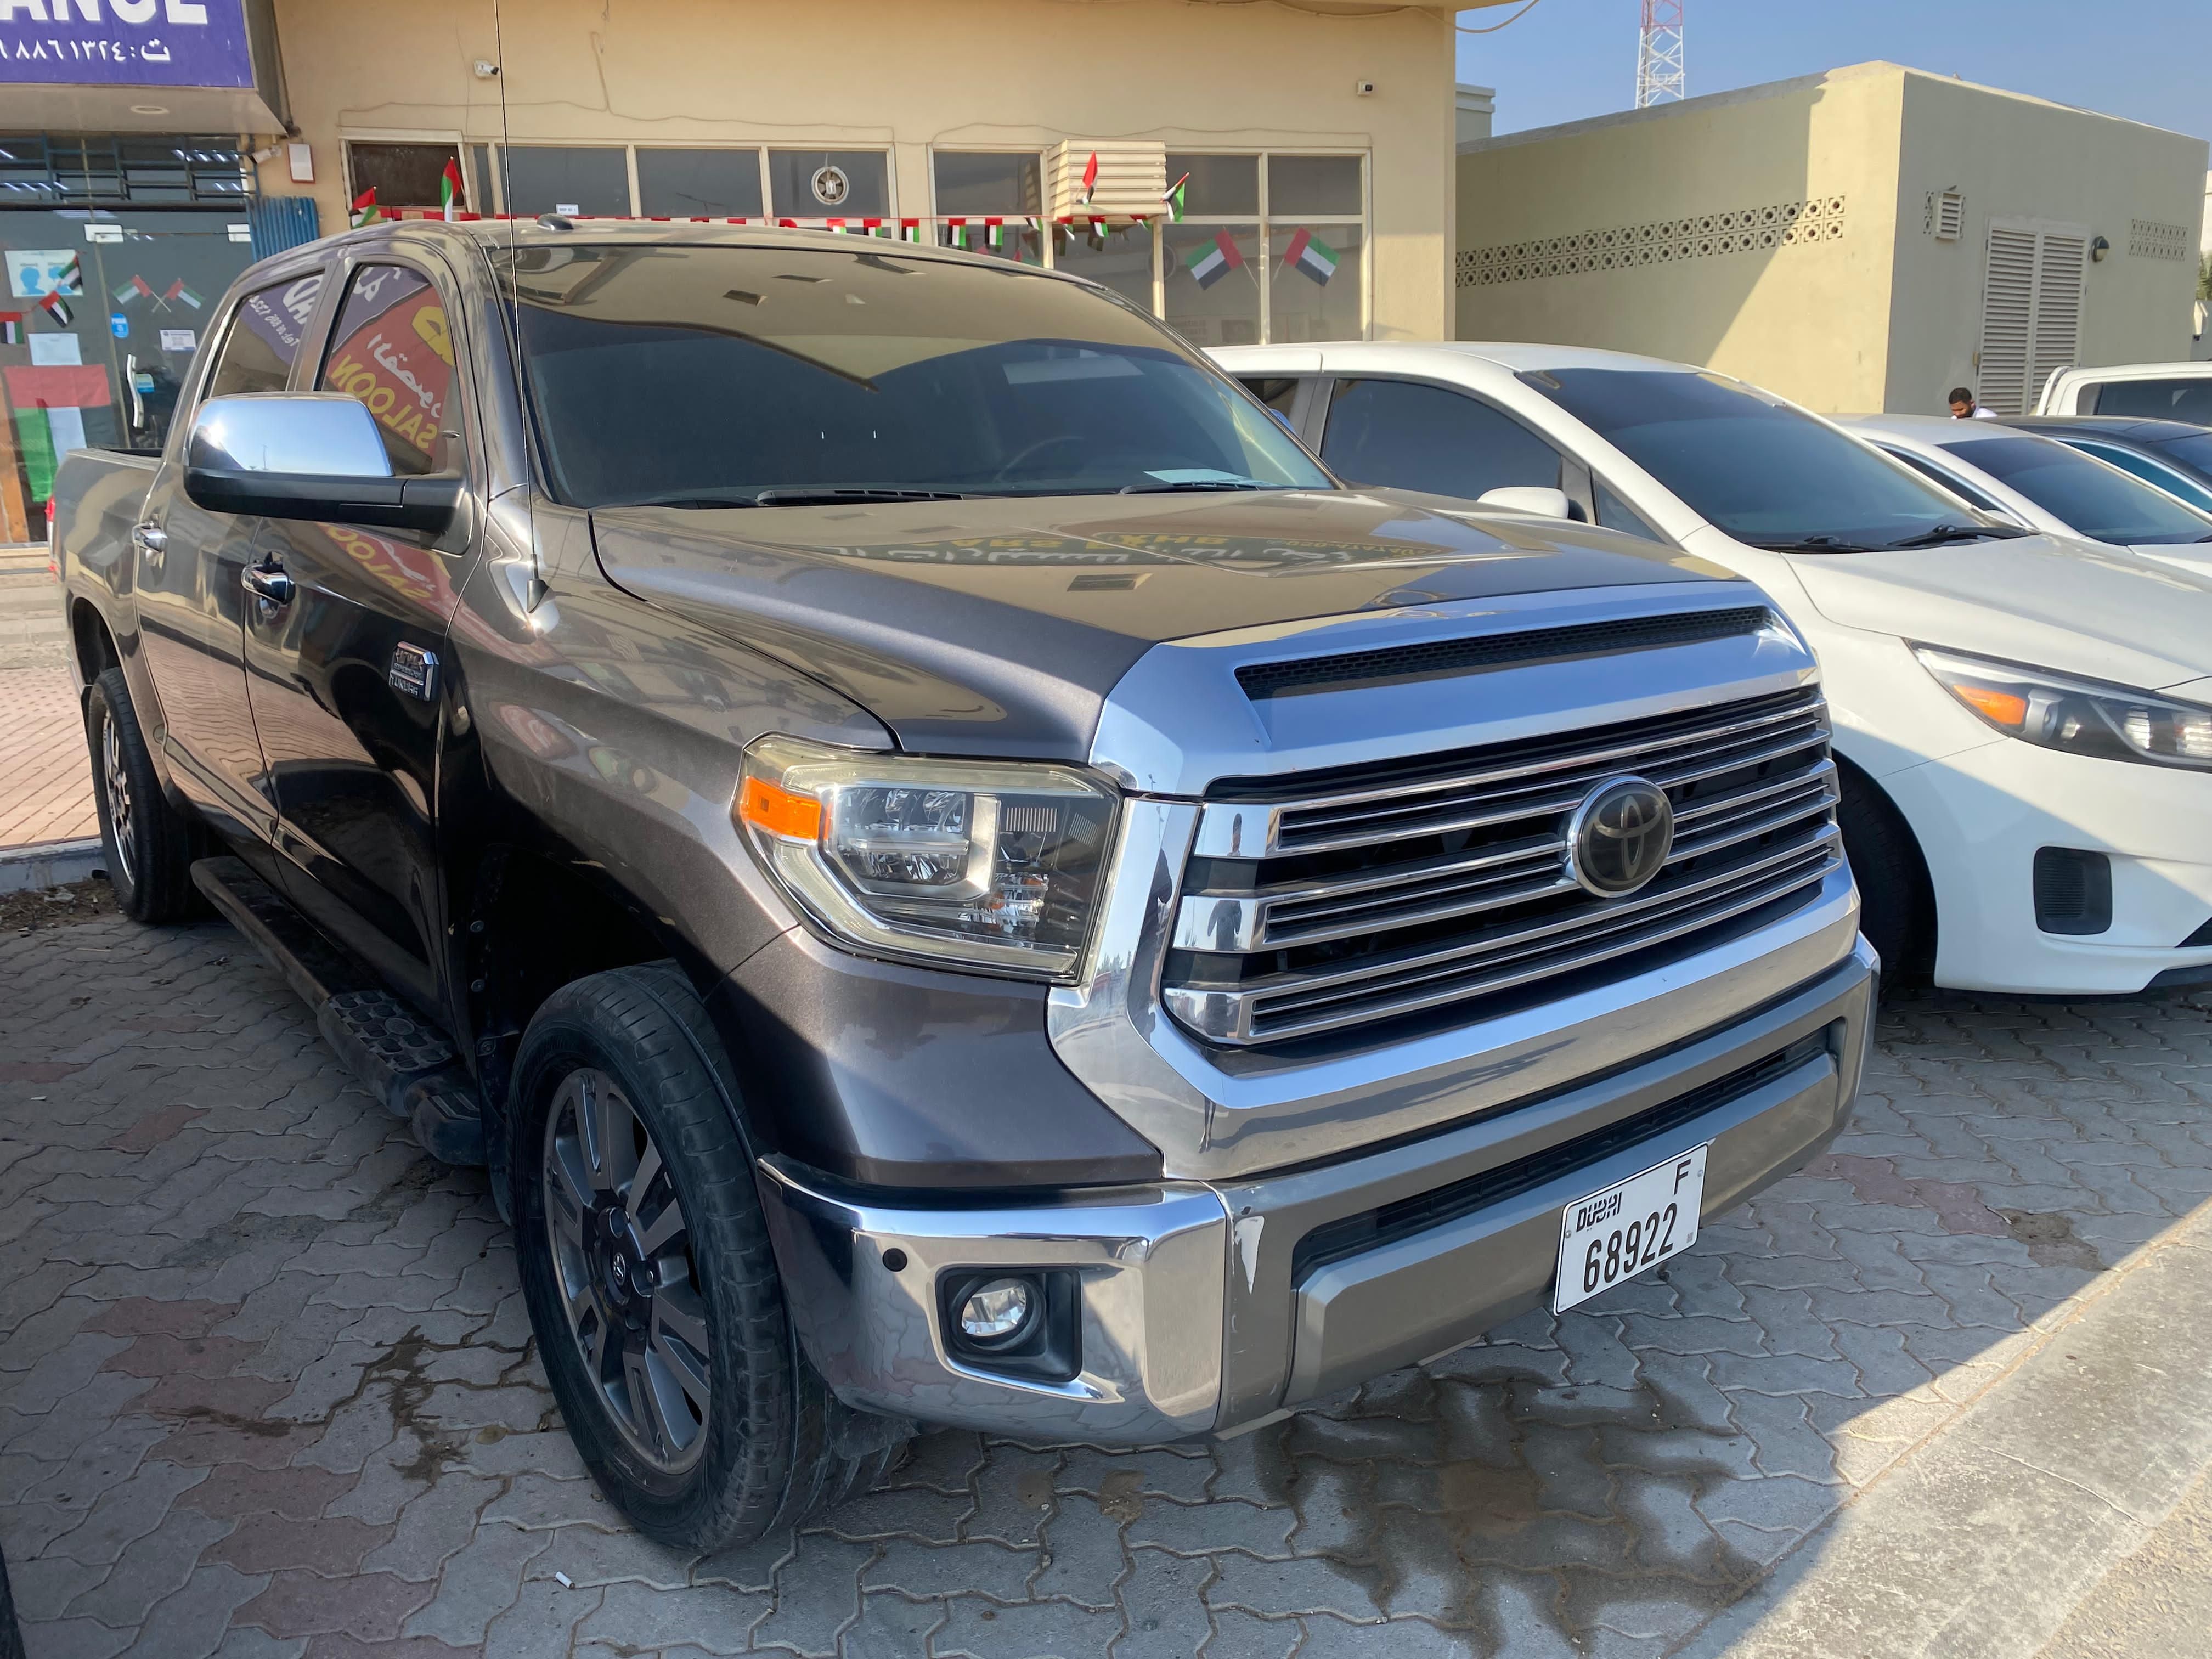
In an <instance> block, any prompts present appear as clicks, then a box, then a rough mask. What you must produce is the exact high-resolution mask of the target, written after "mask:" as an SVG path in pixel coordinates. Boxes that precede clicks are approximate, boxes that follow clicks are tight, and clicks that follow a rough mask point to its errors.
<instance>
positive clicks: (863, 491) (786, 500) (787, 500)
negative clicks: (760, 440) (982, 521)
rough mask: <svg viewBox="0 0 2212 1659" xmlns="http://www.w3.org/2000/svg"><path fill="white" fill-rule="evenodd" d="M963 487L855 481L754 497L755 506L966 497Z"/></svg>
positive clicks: (963, 499)
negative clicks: (848, 484)
mask: <svg viewBox="0 0 2212 1659" xmlns="http://www.w3.org/2000/svg"><path fill="white" fill-rule="evenodd" d="M968 499H969V497H968V494H967V492H966V491H964V490H959V489H895V488H891V487H889V486H885V487H884V488H881V489H878V488H877V487H876V486H874V485H872V484H855V485H853V486H851V487H849V488H847V489H763V490H762V491H761V492H760V493H759V494H757V495H755V496H753V497H752V503H751V504H752V505H753V506H755V507H820V506H823V505H826V504H829V503H833V502H836V501H966V500H968Z"/></svg>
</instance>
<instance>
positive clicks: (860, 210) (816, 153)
mask: <svg viewBox="0 0 2212 1659" xmlns="http://www.w3.org/2000/svg"><path fill="white" fill-rule="evenodd" d="M768 176H769V191H770V193H771V196H772V198H773V200H774V203H775V216H776V217H777V218H779V219H881V218H884V217H887V216H889V215H890V210H891V185H890V161H889V158H888V157H887V156H885V155H884V152H883V151H881V150H879V149H772V150H770V151H769V153H768Z"/></svg>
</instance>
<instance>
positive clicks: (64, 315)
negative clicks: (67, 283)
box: [39, 292, 76, 328]
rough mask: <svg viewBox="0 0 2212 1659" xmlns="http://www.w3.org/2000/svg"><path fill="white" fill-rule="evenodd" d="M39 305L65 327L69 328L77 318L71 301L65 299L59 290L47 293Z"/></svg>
mask: <svg viewBox="0 0 2212 1659" xmlns="http://www.w3.org/2000/svg"><path fill="white" fill-rule="evenodd" d="M39 306H40V309H41V310H43V311H44V312H45V313H46V314H47V315H48V316H49V317H52V319H54V320H55V321H56V322H57V323H59V324H60V325H62V326H63V327H64V328H67V327H68V326H69V325H70V324H71V323H73V322H75V321H76V312H74V311H72V310H71V309H70V302H69V301H67V300H64V299H63V298H62V296H61V295H60V294H59V293H58V292H56V293H52V294H49V295H46V296H45V297H44V298H42V299H41V300H40V301H39Z"/></svg>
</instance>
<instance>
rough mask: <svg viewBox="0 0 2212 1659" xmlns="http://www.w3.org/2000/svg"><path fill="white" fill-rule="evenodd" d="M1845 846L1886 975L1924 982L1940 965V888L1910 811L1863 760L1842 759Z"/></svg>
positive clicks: (1867, 930)
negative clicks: (1908, 818) (1867, 771)
mask: <svg viewBox="0 0 2212 1659" xmlns="http://www.w3.org/2000/svg"><path fill="white" fill-rule="evenodd" d="M1837 772H1838V775H1840V778H1841V781H1842V783H1843V805H1842V807H1841V809H1840V810H1839V811H1838V813H1837V819H1838V823H1840V824H1841V825H1842V828H1843V831H1844V855H1845V856H1846V857H1847V858H1849V859H1850V862H1851V873H1852V874H1853V875H1854V876H1856V877H1857V878H1858V884H1859V931H1860V932H1861V933H1864V934H1865V935H1866V937H1867V942H1868V943H1869V944H1870V945H1873V946H1874V948H1875V951H1876V952H1877V953H1878V954H1879V955H1880V956H1881V975H1882V981H1883V982H1884V983H1885V984H1888V985H1917V984H1920V983H1923V982H1924V981H1926V980H1927V978H1928V977H1929V975H1931V974H1932V973H1934V972H1935V970H1936V890H1935V885H1934V884H1933V883H1931V882H1930V881H1929V878H1928V865H1927V861H1926V860H1924V859H1923V858H1922V857H1921V855H1920V843H1919V842H1917V840H1915V839H1914V837H1913V834H1912V827H1911V825H1910V824H1908V823H1905V815H1904V814H1903V813H1901V812H1899V811H1898V810H1897V808H1896V806H1895V805H1893V804H1892V802H1891V801H1890V799H1889V797H1888V796H1887V795H1886V794H1884V793H1882V792H1881V790H1880V789H1879V788H1877V787H1875V784H1874V783H1873V782H1872V781H1869V779H1868V778H1867V777H1866V775H1864V774H1863V773H1862V772H1860V771H1859V770H1858V769H1857V767H1854V766H1850V765H1847V764H1843V763H1838V766H1837Z"/></svg>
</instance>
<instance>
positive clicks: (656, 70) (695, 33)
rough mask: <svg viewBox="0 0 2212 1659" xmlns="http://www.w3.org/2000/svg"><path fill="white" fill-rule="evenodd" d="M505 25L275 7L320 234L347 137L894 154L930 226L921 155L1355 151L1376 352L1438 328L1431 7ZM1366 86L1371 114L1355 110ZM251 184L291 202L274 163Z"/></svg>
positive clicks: (1439, 232) (1437, 124)
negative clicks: (1365, 156)
mask: <svg viewBox="0 0 2212 1659" xmlns="http://www.w3.org/2000/svg"><path fill="white" fill-rule="evenodd" d="M504 15H505V20H506V26H507V27H506V38H505V40H504V42H503V43H502V42H501V40H500V39H499V38H498V36H497V34H496V33H495V28H494V23H493V9H492V6H491V4H490V3H489V0H441V3H438V4H431V3H428V0H380V3H379V4H377V5H375V6H363V5H357V4H350V3H343V0H278V4H277V19H278V33H279V36H280V38H281V40H282V41H283V56H284V66H285V74H286V79H287V82H288V86H289V93H290V97H291V102H292V110H293V117H294V119H295V121H296V122H297V123H298V124H299V125H300V127H301V137H303V138H305V139H307V141H308V142H310V143H312V144H313V146H314V150H315V159H316V167H317V172H318V179H317V184H316V185H315V186H314V194H315V196H316V197H317V200H318V202H319V208H320V212H321V214H322V217H323V222H324V224H325V228H336V227H340V226H343V224H344V222H345V208H346V200H345V193H344V181H343V176H342V175H343V161H342V153H343V147H342V143H341V138H342V136H350V137H405V136H413V135H425V136H435V137H464V138H468V139H475V140H485V139H497V138H499V137H502V136H508V137H513V139H514V140H516V141H518V142H520V141H524V140H532V139H535V140H568V141H586V140H608V139H617V140H630V141H635V142H653V143H701V144H714V143H797V144H810V145H811V144H824V145H850V146H874V145H880V144H889V145H890V146H891V147H892V148H893V151H894V157H893V184H892V188H893V191H894V193H895V205H896V207H897V208H898V209H899V210H901V211H903V212H906V213H909V214H921V213H927V212H928V211H929V210H930V199H929V192H930V183H929V147H930V146H931V145H932V144H933V143H935V144H943V145H948V146H955V147H962V148H983V149H990V148H998V147H1001V146H1004V147H1015V146H1031V145H1034V146H1038V147H1042V146H1044V145H1047V144H1049V143H1054V142H1057V141H1058V140H1060V139H1061V138H1066V137H1080V138H1124V137H1127V138H1157V139H1160V140H1163V141H1164V142H1165V143H1167V144H1168V145H1169V146H1170V148H1178V147H1188V148H1194V149H1241V148H1251V149H1337V150H1343V149H1363V150H1367V151H1370V153H1371V161H1370V168H1369V172H1370V179H1371V187H1370V189H1371V213H1372V223H1373V234H1374V246H1373V255H1372V258H1373V269H1372V280H1373V288H1372V302H1371V307H1372V317H1373V327H1372V332H1373V333H1374V334H1375V335H1376V337H1382V338H1413V339H1422V338H1433V337H1437V336H1438V335H1440V334H1443V333H1445V332H1447V331H1449V327H1450V320H1451V319H1450V310H1449V307H1450V298H1451V295H1450V287H1449V262H1450V255H1451V248H1452V246H1453V241H1452V228H1451V210H1452V193H1451V187H1452V180H1451V171H1450V169H1451V156H1452V143H1453V96H1452V84H1453V83H1452V44H1453V35H1452V17H1451V13H1450V12H1449V10H1448V9H1437V8H1435V7H1429V6H1416V7H1410V8H1403V9H1394V10H1391V11H1389V12H1384V13H1375V14H1370V15H1316V14H1315V13H1313V12H1311V11H1310V10H1307V9H1286V8H1280V7H1273V6H1251V5H1240V6H1216V5H1206V4H1196V5H1194V4H1185V3H1179V0H1092V3H1070V0H939V3H936V4H932V5H928V6H915V5H912V4H900V3H896V0H812V3H808V4H805V5H794V4H788V3H774V0H659V3H644V0H523V3H515V0H509V3H508V4H507V7H506V9H505V14H504ZM502 46H503V50H502ZM477 58H486V59H489V60H494V61H498V62H500V63H501V65H502V70H501V76H500V77H499V78H498V79H496V80H480V79H478V78H477V77H476V76H474V75H473V74H472V73H471V70H470V65H471V63H472V62H473V61H474V60H475V59H477ZM1362 80H1364V81H1372V82H1375V84H1376V91H1375V92H1374V93H1373V94H1371V95H1368V96H1360V95H1358V94H1357V93H1356V92H1355V91H1354V83H1355V82H1358V81H1362ZM502 100H503V102H504V110H503V111H502ZM502 122H504V123H505V124H506V128H507V131H506V132H505V134H504V135H503V133H502ZM264 188H265V189H268V190H270V191H277V192H286V191H293V190H295V189H296V188H298V187H297V186H294V185H289V183H287V182H286V181H285V179H284V178H283V163H282V160H281V158H279V160H278V161H275V162H272V163H270V164H268V165H267V166H265V167H264Z"/></svg>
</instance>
